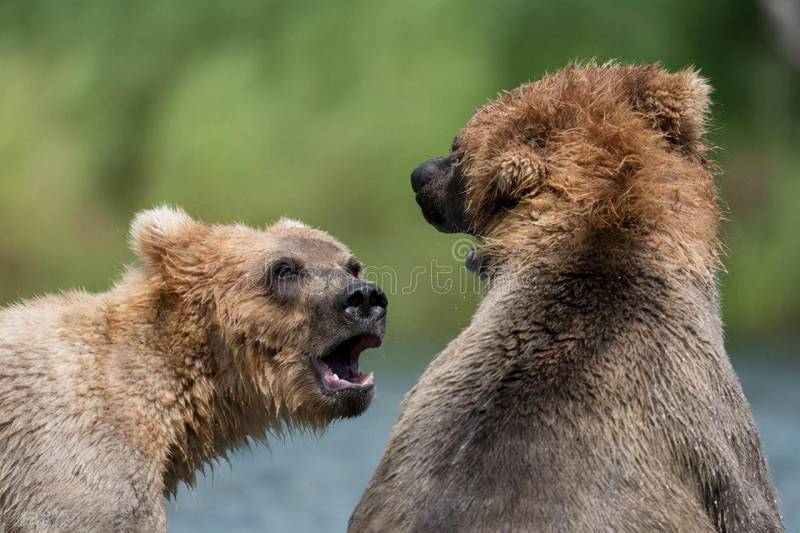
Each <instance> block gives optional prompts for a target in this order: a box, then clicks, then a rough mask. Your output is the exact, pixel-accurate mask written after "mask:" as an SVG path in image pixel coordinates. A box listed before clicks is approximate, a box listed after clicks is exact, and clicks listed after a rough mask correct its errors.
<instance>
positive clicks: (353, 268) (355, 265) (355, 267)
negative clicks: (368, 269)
mask: <svg viewBox="0 0 800 533" xmlns="http://www.w3.org/2000/svg"><path fill="white" fill-rule="evenodd" d="M345 268H346V269H347V271H348V272H350V274H352V275H353V276H355V277H358V276H360V275H361V270H362V267H361V263H359V262H358V260H357V259H350V261H348V262H347V266H346V267H345Z"/></svg>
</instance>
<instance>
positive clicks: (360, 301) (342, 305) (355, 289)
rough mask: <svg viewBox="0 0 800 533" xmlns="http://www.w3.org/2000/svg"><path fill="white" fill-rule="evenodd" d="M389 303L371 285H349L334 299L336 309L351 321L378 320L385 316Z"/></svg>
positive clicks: (361, 283)
mask: <svg viewBox="0 0 800 533" xmlns="http://www.w3.org/2000/svg"><path fill="white" fill-rule="evenodd" d="M388 303H389V301H388V300H387V299H386V295H385V294H384V293H383V291H382V290H381V289H380V288H379V287H377V286H376V285H373V284H372V283H365V282H360V283H351V284H349V285H348V286H347V287H345V288H344V290H343V291H342V293H341V294H339V297H338V298H337V299H336V308H337V309H338V310H339V311H341V312H342V313H344V315H345V316H346V317H348V318H350V319H352V320H358V319H361V320H364V319H367V320H380V319H381V318H383V317H384V316H385V315H386V306H387V305H388Z"/></svg>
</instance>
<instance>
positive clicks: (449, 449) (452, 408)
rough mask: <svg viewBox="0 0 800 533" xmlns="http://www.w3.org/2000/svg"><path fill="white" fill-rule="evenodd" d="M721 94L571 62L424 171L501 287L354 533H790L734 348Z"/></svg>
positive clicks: (485, 272)
mask: <svg viewBox="0 0 800 533" xmlns="http://www.w3.org/2000/svg"><path fill="white" fill-rule="evenodd" d="M709 91H710V88H709V86H708V85H707V83H706V81H705V80H704V79H703V78H701V77H700V76H699V75H698V74H697V73H696V72H695V71H693V70H691V69H686V70H683V71H681V72H677V73H669V72H667V71H665V70H664V69H662V68H661V67H659V66H658V65H644V66H620V65H618V64H605V65H597V64H594V63H589V64H585V65H571V66H568V67H567V68H565V69H563V70H561V71H559V72H556V73H554V74H552V75H547V76H545V77H543V78H542V79H540V80H538V81H536V82H533V83H528V84H525V85H522V86H520V87H518V88H516V89H514V90H513V91H510V92H507V93H503V94H502V95H500V96H499V97H498V98H497V99H496V100H495V101H494V102H491V103H489V104H487V105H486V106H484V107H483V108H481V109H480V110H478V111H477V112H476V114H475V115H474V116H473V117H472V119H470V121H469V122H468V123H467V125H466V127H464V129H463V130H461V132H460V133H459V135H458V137H457V138H456V140H455V142H454V144H453V147H452V150H451V152H450V154H449V155H447V156H445V157H440V158H436V159H433V160H430V161H427V162H425V163H423V164H422V165H420V167H419V168H417V169H416V170H415V171H414V173H413V174H412V185H413V188H414V191H415V192H416V194H417V201H418V203H419V204H420V206H421V207H422V211H423V213H424V215H425V217H426V219H427V220H428V221H429V222H430V223H432V224H433V225H434V226H436V227H437V228H438V229H440V230H442V231H445V232H468V233H471V234H472V235H474V236H475V237H477V238H478V239H479V244H478V245H477V248H476V250H475V251H474V253H473V255H472V257H470V259H469V261H468V262H469V263H470V266H471V267H472V269H475V270H477V271H478V272H480V274H481V275H482V276H484V277H485V279H486V283H487V291H486V295H485V297H484V299H483V301H482V302H481V304H480V306H479V308H478V310H477V311H476V313H475V316H474V317H473V320H472V322H471V324H470V325H469V326H468V327H467V328H466V329H465V330H464V331H463V332H462V333H461V335H459V337H458V338H457V339H455V340H454V341H452V342H451V343H450V344H449V345H448V346H447V348H446V349H445V350H444V351H443V352H442V353H440V354H439V355H438V356H437V357H436V358H435V360H434V361H433V362H432V363H431V364H430V366H429V367H428V369H427V370H426V371H425V373H424V375H423V376H422V377H421V379H420V380H419V382H418V383H417V385H416V386H415V387H414V388H413V389H412V390H411V391H410V392H409V393H408V395H407V396H406V397H405V399H404V401H403V403H402V406H401V414H400V418H399V421H398V422H397V424H396V425H395V427H394V430H393V432H392V435H391V438H390V441H389V445H388V447H387V449H386V452H385V454H384V456H383V459H382V460H381V462H380V464H379V466H378V468H377V470H376V471H375V473H374V475H373V477H372V480H371V481H370V483H369V486H368V487H367V489H366V492H365V494H364V495H363V497H362V499H361V502H360V503H359V504H358V507H357V508H356V510H355V512H354V514H353V516H352V518H351V520H350V530H351V531H354V532H362V531H630V532H639V531H687V532H699V531H727V532H734V531H740V532H765V531H781V530H782V529H783V526H782V521H781V516H780V514H779V510H778V502H777V497H776V493H775V488H774V486H773V482H772V479H771V477H770V473H769V470H768V468H767V464H766V461H765V459H764V455H763V452H762V448H761V444H760V442H759V436H758V433H757V431H756V427H755V425H754V423H753V419H752V415H751V413H750V408H749V406H748V403H747V400H746V399H745V397H744V395H743V393H742V389H741V387H740V385H739V383H738V381H737V378H736V376H735V374H734V371H733V369H732V367H731V364H730V362H729V360H728V357H727V355H726V353H725V348H724V346H723V334H722V325H721V320H720V308H719V296H718V289H717V283H716V279H715V272H716V271H717V269H718V267H719V248H720V247H719V244H718V240H717V234H718V231H719V224H720V214H719V210H718V207H717V197H716V191H715V183H714V172H715V167H714V165H713V164H712V163H711V161H710V160H709V159H708V148H707V146H706V145H705V144H704V142H703V141H702V139H701V137H702V135H703V133H704V131H705V123H706V116H707V111H708V106H709V100H708V95H709Z"/></svg>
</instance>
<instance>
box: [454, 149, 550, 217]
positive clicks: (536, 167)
mask: <svg viewBox="0 0 800 533" xmlns="http://www.w3.org/2000/svg"><path fill="white" fill-rule="evenodd" d="M548 173H549V170H548V165H547V161H546V160H545V158H543V157H542V155H541V154H540V153H539V150H538V149H537V148H536V147H534V146H531V145H530V144H529V143H527V142H525V141H519V142H512V143H510V145H509V146H506V147H505V148H504V149H503V150H502V152H500V153H499V154H498V155H496V156H495V157H494V158H492V159H491V160H490V162H489V163H488V164H485V165H484V166H482V167H478V170H477V172H476V175H477V176H480V177H476V178H474V179H471V180H470V181H469V185H468V189H469V190H468V197H469V198H470V200H469V202H468V204H467V210H468V211H469V212H470V214H471V215H472V218H473V220H474V221H475V222H476V223H477V224H478V225H480V224H482V223H483V222H486V221H488V219H490V218H491V214H492V213H495V212H496V211H497V209H498V208H499V207H500V206H504V205H509V204H510V203H514V202H515V201H517V200H520V199H521V198H523V197H525V196H527V195H528V194H530V193H531V191H534V190H535V189H536V188H537V187H539V186H540V185H541V184H542V183H543V182H544V179H545V178H546V177H547V175H548ZM484 219H486V220H484Z"/></svg>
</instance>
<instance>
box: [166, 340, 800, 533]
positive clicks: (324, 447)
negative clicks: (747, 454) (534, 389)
mask: <svg viewBox="0 0 800 533" xmlns="http://www.w3.org/2000/svg"><path fill="white" fill-rule="evenodd" d="M734 363H735V366H736V369H737V371H738V372H739V376H740V379H741V381H742V384H743V386H744V389H745V392H746V394H747V396H748V398H749V399H750V402H751V404H752V408H753V413H754V415H755V418H756V422H757V423H758V426H759V429H760V431H761V436H762V440H763V442H764V446H765V448H766V451H767V456H768V460H769V463H770V467H771V469H772V473H773V475H774V477H775V482H776V484H777V486H778V491H779V493H780V496H781V500H782V502H783V505H782V508H783V513H784V517H785V520H786V526H787V530H788V531H791V532H800V454H799V453H798V443H800V421H799V420H798V416H797V409H798V406H800V387H798V376H800V362H798V363H795V362H788V361H786V360H781V359H776V358H772V357H769V356H766V355H754V356H753V357H749V358H746V359H741V360H735V361H734ZM422 364H423V363H420V365H422ZM421 371H422V367H421V366H420V367H419V368H417V369H415V370H414V371H397V370H388V369H384V368H379V372H376V374H377V376H378V387H379V388H378V392H379V394H378V395H377V397H376V398H375V401H374V402H373V404H372V407H370V409H369V411H367V413H365V414H364V415H363V416H361V417H360V418H358V419H355V420H350V421H346V422H342V423H338V424H335V425H334V426H333V427H331V428H330V429H329V430H328V431H327V432H326V433H325V434H324V435H323V436H321V437H319V438H317V437H315V436H294V437H291V438H288V439H286V440H285V441H281V440H274V439H273V440H272V441H271V444H270V449H267V448H264V447H263V446H260V445H256V446H254V447H253V449H252V450H251V451H250V452H240V453H237V454H234V455H233V457H232V458H231V466H228V465H227V464H222V465H220V466H219V467H218V468H217V469H216V470H215V471H214V473H213V475H209V476H207V477H205V478H202V477H201V478H200V479H199V482H198V484H197V486H196V488H195V489H194V490H189V489H187V488H186V487H181V489H180V491H179V494H178V498H177V501H175V502H172V503H170V505H169V508H168V530H169V531H170V532H172V533H190V532H192V533H200V532H220V531H225V532H226V533H239V532H242V533H244V532H256V531H274V532H281V533H283V532H289V531H291V532H306V531H307V532H328V531H331V532H337V531H344V530H345V528H346V525H347V519H348V518H349V516H350V513H351V512H352V510H353V508H354V507H355V505H356V503H357V501H358V499H359V497H360V496H361V492H362V491H363V490H364V487H365V486H366V484H367V481H368V480H369V477H370V475H371V474H372V471H373V469H374V468H375V466H376V465H377V463H378V460H379V459H380V457H381V454H382V453H383V449H384V447H385V445H386V442H387V440H388V437H389V431H390V430H391V427H392V425H393V424H394V421H395V419H396V418H397V414H398V410H399V403H400V400H401V398H402V396H403V395H404V394H405V392H406V391H407V390H408V389H409V388H410V387H411V386H412V385H413V384H414V382H415V381H416V379H417V377H418V375H419V373H421Z"/></svg>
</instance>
